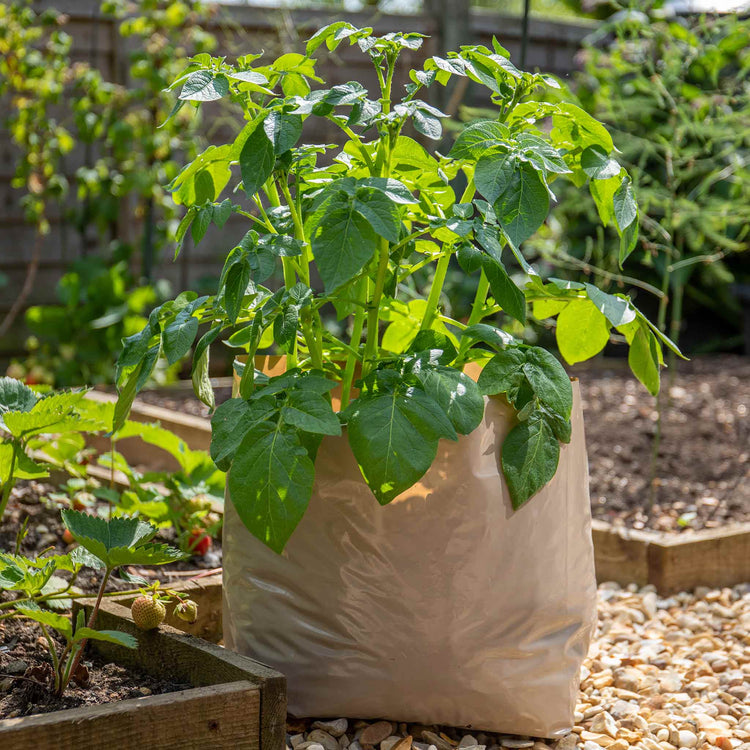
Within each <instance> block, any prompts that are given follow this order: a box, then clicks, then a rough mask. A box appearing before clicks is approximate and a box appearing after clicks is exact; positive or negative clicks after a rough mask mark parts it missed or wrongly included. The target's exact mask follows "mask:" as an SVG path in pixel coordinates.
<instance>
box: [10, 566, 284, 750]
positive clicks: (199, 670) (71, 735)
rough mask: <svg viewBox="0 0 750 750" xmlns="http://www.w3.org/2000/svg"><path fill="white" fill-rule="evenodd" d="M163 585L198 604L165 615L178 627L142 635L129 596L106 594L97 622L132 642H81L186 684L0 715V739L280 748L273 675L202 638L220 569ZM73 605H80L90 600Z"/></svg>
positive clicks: (217, 626) (216, 635)
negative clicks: (193, 613) (185, 617)
mask: <svg viewBox="0 0 750 750" xmlns="http://www.w3.org/2000/svg"><path fill="white" fill-rule="evenodd" d="M171 588H173V589H175V590H180V591H184V592H185V593H186V594H189V595H190V597H191V598H192V599H193V600H194V601H196V602H197V603H198V613H199V617H198V621H197V622H196V623H195V624H193V625H188V624H187V623H184V622H182V621H180V620H176V619H175V620H169V622H172V623H173V624H179V626H180V629H179V630H178V629H177V628H175V627H172V626H171V625H162V626H161V627H160V628H159V629H158V630H155V631H149V632H146V633H144V632H143V631H141V630H138V628H136V626H135V624H134V623H133V620H132V618H131V617H130V608H129V605H130V602H131V601H132V599H133V597H132V596H131V597H113V598H109V599H105V600H104V602H103V604H102V607H101V609H100V611H99V619H98V622H97V627H99V628H101V629H115V630H123V631H125V632H129V633H132V634H134V635H136V636H137V637H138V641H139V646H138V649H137V650H129V649H125V648H122V647H119V646H115V645H113V644H109V643H101V642H90V644H89V648H94V649H95V650H96V651H97V652H98V653H99V654H101V656H103V657H104V658H105V659H110V660H111V661H114V662H117V663H118V664H121V665H123V666H126V667H134V668H137V669H139V670H140V671H142V672H146V673H149V674H152V675H155V676H158V677H166V678H168V679H170V680H173V681H178V682H185V683H188V684H191V685H194V686H195V687H194V688H192V689H189V690H184V691H182V692H179V693H169V694H165V695H155V696H148V697H144V698H135V699H131V700H125V701H120V702H118V703H110V704H107V705H99V706H87V707H83V708H76V709H70V710H66V711H57V712H55V713H51V714H42V715H39V716H28V717H21V718H17V719H5V720H3V721H0V747H2V748H3V750H16V749H18V750H28V748H33V747H37V748H46V747H54V748H56V749H57V750H64V749H65V748H71V750H72V749H73V748H75V749H76V750H78V748H82V747H85V748H102V750H104V749H105V748H106V750H111V748H112V747H139V746H142V747H143V748H199V747H212V748H213V747H216V748H247V749H248V750H279V748H282V747H283V746H284V737H285V731H286V680H285V678H284V677H283V675H281V674H279V673H278V672H275V671H274V670H272V669H270V668H269V667H266V666H265V665H263V664H260V663H258V662H255V661H253V660H252V659H248V658H247V657H244V656H240V655H239V654H235V653H233V652H231V651H227V650H226V649H224V648H222V647H221V646H219V645H216V643H213V642H210V641H218V640H220V638H221V576H211V577H208V578H205V579H202V580H201V579H199V580H197V581H194V582H189V583H186V584H182V585H180V586H171ZM77 606H83V607H85V608H86V609H87V610H90V608H91V606H92V601H90V600H85V601H83V602H81V603H79V604H78V605H77ZM185 631H189V632H185ZM190 633H193V635H191V634H190ZM197 635H200V636H201V638H198V637H196V636H197ZM202 638H207V639H209V640H202Z"/></svg>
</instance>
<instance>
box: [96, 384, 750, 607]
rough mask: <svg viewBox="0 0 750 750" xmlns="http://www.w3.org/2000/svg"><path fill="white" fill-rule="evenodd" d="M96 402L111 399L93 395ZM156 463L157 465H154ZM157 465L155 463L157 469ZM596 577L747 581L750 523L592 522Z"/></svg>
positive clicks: (179, 425)
mask: <svg viewBox="0 0 750 750" xmlns="http://www.w3.org/2000/svg"><path fill="white" fill-rule="evenodd" d="M95 397H97V398H113V396H110V395H107V394H101V393H96V396H95ZM132 418H133V419H137V420H140V421H159V422H160V423H161V424H162V425H163V426H164V427H167V428H168V429H170V430H172V431H173V432H175V433H176V434H177V435H179V436H180V437H181V438H182V439H183V440H185V442H186V443H187V444H188V445H189V446H190V447H191V448H196V449H197V448H204V449H207V448H208V446H209V445H210V442H211V424H210V422H209V420H207V419H202V418H200V417H194V416H190V415H186V414H180V413H177V412H174V411H172V410H170V409H162V408H159V407H155V406H150V405H145V404H138V403H136V404H135V406H134V407H133V412H132ZM118 450H119V451H121V452H122V454H123V455H124V456H125V457H126V458H127V460H128V461H130V462H131V463H136V464H137V463H139V462H143V464H142V465H144V466H146V467H148V468H153V469H164V468H166V466H165V464H164V463H163V460H162V457H163V456H166V455H167V454H165V453H164V452H163V451H158V450H154V449H153V447H152V446H146V445H144V444H143V443H140V441H137V440H135V439H133V440H123V441H122V442H121V443H119V444H118ZM159 462H161V463H159ZM157 464H159V465H157ZM592 536H593V539H594V557H595V561H596V577H597V580H598V581H599V582H600V583H601V582H603V581H616V582H617V583H621V584H623V585H625V584H628V583H637V584H639V585H641V586H644V585H646V584H648V583H651V584H654V585H655V586H656V588H657V590H658V591H659V593H661V594H665V595H666V594H672V593H675V592H677V591H686V590H690V589H694V588H695V587H696V586H710V587H712V588H722V587H724V586H734V585H735V584H738V583H744V582H745V581H750V524H747V523H746V524H735V525H731V526H726V527H724V528H720V529H710V530H706V531H697V532H694V533H684V534H665V533H661V532H654V531H636V530H633V529H625V528H616V527H613V526H612V525H610V524H608V523H606V522H603V521H593V522H592Z"/></svg>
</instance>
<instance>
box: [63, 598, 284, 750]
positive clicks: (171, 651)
mask: <svg viewBox="0 0 750 750" xmlns="http://www.w3.org/2000/svg"><path fill="white" fill-rule="evenodd" d="M92 606H93V600H91V599H86V600H80V601H78V602H75V604H74V607H73V610H74V616H75V612H76V611H77V610H78V608H79V607H84V608H85V610H86V614H87V616H88V615H89V613H90V611H91V607H92ZM96 626H97V628H99V629H102V630H107V629H112V630H122V631H124V632H126V633H130V634H131V635H134V636H135V637H136V638H138V648H137V649H135V650H131V649H126V648H123V647H122V646H117V645H116V644H112V643H104V642H101V641H92V642H91V644H90V646H91V648H93V649H94V650H95V651H97V652H98V653H99V654H101V655H102V656H103V657H104V658H106V659H111V660H112V661H114V662H117V663H118V664H122V665H123V666H126V667H133V668H136V669H139V670H141V671H143V672H146V673H148V674H152V675H154V676H157V677H165V676H168V677H169V678H170V679H173V680H177V681H179V682H187V683H189V684H191V685H196V686H198V687H201V686H206V685H218V684H221V683H225V682H235V681H237V680H247V681H248V682H250V683H251V684H253V685H254V686H256V687H258V688H259V689H260V693H261V696H260V703H261V707H260V712H261V716H260V737H261V743H260V747H261V750H278V748H280V747H283V743H284V736H285V732H286V678H285V677H284V676H283V675H281V674H279V673H278V672H276V671H275V670H273V669H271V668H270V667H267V666H266V665H265V664H260V663H259V662H256V661H253V660H252V659H249V658H247V657H246V656H241V655H240V654H235V653H234V652H232V651H228V650H227V649H224V648H222V647H221V646H217V645H215V644H213V643H209V642H207V641H204V640H201V639H200V638H195V637H194V636H191V635H188V634H187V633H184V632H181V631H179V630H177V629H176V628H173V627H171V626H169V625H161V626H160V627H159V629H158V630H151V631H148V632H144V631H142V630H139V629H138V628H137V627H136V625H135V623H134V622H133V619H132V617H131V616H130V609H129V608H128V607H124V606H122V605H121V604H118V603H117V602H114V601H112V600H111V599H110V600H108V599H105V600H104V601H103V602H102V605H101V607H100V609H99V616H98V619H97V624H96Z"/></svg>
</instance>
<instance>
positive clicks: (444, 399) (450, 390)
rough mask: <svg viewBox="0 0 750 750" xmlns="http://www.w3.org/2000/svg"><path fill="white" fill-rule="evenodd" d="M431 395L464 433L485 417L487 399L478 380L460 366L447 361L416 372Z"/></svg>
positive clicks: (462, 433)
mask: <svg viewBox="0 0 750 750" xmlns="http://www.w3.org/2000/svg"><path fill="white" fill-rule="evenodd" d="M416 375H417V377H418V378H419V380H420V382H421V383H422V385H423V386H424V390H425V393H426V394H427V395H428V396H430V397H431V398H432V399H433V400H434V401H435V402H436V403H437V404H439V405H440V407H441V408H442V409H443V411H444V412H445V413H446V414H447V416H448V419H450V421H451V424H452V425H453V428H454V429H455V430H456V432H458V433H459V434H461V435H468V434H469V433H470V432H473V431H474V430H475V429H476V428H477V427H478V426H479V423H480V422H481V421H482V418H483V417H484V399H483V398H482V394H481V392H480V391H479V387H478V386H477V384H476V383H475V382H474V381H473V380H472V379H471V378H470V377H469V376H468V375H466V374H464V373H463V372H461V371H460V370H456V369H454V368H452V367H446V366H444V365H437V366H436V367H424V368H422V369H421V370H420V371H418V372H417V373H416Z"/></svg>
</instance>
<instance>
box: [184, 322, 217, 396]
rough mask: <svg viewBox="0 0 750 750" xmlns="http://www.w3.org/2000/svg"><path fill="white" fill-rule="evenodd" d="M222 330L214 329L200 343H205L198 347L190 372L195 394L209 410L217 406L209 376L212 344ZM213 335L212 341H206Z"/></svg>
mask: <svg viewBox="0 0 750 750" xmlns="http://www.w3.org/2000/svg"><path fill="white" fill-rule="evenodd" d="M220 330H221V329H220V328H214V329H213V330H212V331H209V332H208V333H207V334H206V335H205V336H204V337H203V338H202V339H201V340H200V342H199V343H204V342H205V344H204V346H202V347H196V348H195V353H194V354H193V368H192V370H191V372H190V380H191V381H192V383H193V393H195V395H196V396H197V397H198V398H199V399H200V400H201V401H202V402H203V403H204V404H205V405H206V406H207V407H208V408H209V409H213V408H214V405H215V404H216V402H215V400H214V389H213V387H212V386H211V378H210V376H209V370H208V362H209V352H210V344H211V341H212V340H213V339H216V337H217V336H218V335H219V331H220ZM209 334H212V339H211V340H209V341H206V337H207V336H209Z"/></svg>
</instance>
